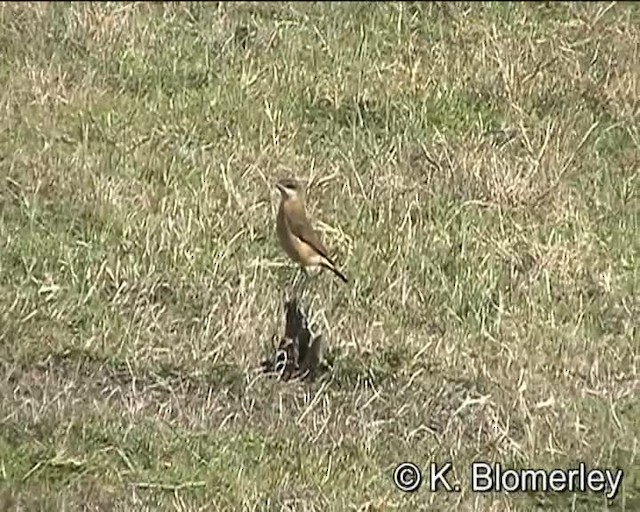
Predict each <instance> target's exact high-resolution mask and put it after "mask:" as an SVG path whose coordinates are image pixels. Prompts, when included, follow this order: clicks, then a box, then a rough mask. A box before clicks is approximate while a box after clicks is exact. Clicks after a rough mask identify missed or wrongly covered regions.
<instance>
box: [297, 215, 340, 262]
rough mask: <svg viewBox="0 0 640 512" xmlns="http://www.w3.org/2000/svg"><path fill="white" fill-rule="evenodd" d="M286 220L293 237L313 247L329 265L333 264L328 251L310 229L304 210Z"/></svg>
mask: <svg viewBox="0 0 640 512" xmlns="http://www.w3.org/2000/svg"><path fill="white" fill-rule="evenodd" d="M287 220H288V221H289V227H290V228H291V232H292V233H293V234H294V235H295V236H297V237H298V238H299V239H300V240H302V241H303V242H305V243H307V244H309V245H310V246H311V247H313V248H314V249H315V250H316V251H318V253H319V254H321V255H322V256H324V257H325V258H327V260H328V261H329V262H330V263H333V262H332V260H331V257H330V256H329V251H327V248H326V247H325V246H324V245H323V244H322V242H321V241H320V237H318V234H317V233H316V232H315V231H314V229H313V228H312V227H311V224H310V223H309V221H308V219H307V216H306V215H305V213H304V210H302V209H300V210H298V215H290V216H289V218H288V219H287Z"/></svg>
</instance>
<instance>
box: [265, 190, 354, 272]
mask: <svg viewBox="0 0 640 512" xmlns="http://www.w3.org/2000/svg"><path fill="white" fill-rule="evenodd" d="M276 188H277V189H278V190H279V191H280V195H281V200H280V207H279V208H278V214H277V217H276V232H277V234H278V240H279V241H280V245H281V246H282V248H283V249H284V251H285V252H286V253H287V255H288V256H289V257H290V258H291V259H292V260H293V261H294V262H295V263H298V264H299V265H300V266H301V267H302V268H303V270H304V271H305V274H306V273H307V268H308V267H324V268H326V269H329V270H331V272H333V273H334V274H335V275H336V276H338V277H339V278H340V279H341V280H342V281H343V282H345V283H347V282H348V279H347V277H346V276H345V275H344V274H343V273H342V272H341V271H340V270H339V269H338V268H337V267H336V264H335V263H334V261H333V260H332V259H331V256H329V251H327V249H326V248H325V246H324V245H323V243H322V242H321V241H320V237H319V236H318V234H317V233H316V232H315V230H314V229H313V227H312V226H311V224H310V223H309V220H308V219H307V215H306V213H305V206H304V192H303V190H302V187H301V186H300V184H299V183H298V180H296V179H295V178H283V179H281V180H279V181H278V182H276Z"/></svg>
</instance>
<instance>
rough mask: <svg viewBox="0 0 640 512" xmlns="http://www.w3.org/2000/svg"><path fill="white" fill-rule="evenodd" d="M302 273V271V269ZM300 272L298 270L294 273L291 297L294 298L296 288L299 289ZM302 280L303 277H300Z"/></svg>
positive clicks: (296, 291) (296, 292)
mask: <svg viewBox="0 0 640 512" xmlns="http://www.w3.org/2000/svg"><path fill="white" fill-rule="evenodd" d="M302 269H303V271H304V267H302ZM300 274H301V272H300V270H299V269H298V270H297V271H296V273H295V277H294V279H293V295H294V296H296V295H297V294H298V288H299V287H300V282H301V281H300V277H301V275H300ZM302 277H303V278H304V275H303V276H302Z"/></svg>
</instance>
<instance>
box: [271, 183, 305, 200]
mask: <svg viewBox="0 0 640 512" xmlns="http://www.w3.org/2000/svg"><path fill="white" fill-rule="evenodd" d="M276 188H277V189H278V190H279V191H280V194H282V199H299V198H301V197H302V187H301V186H300V183H298V181H297V180H295V179H293V178H283V179H281V180H279V181H278V182H277V183H276Z"/></svg>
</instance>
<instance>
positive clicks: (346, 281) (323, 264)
mask: <svg viewBox="0 0 640 512" xmlns="http://www.w3.org/2000/svg"><path fill="white" fill-rule="evenodd" d="M322 266H323V267H324V268H328V269H329V270H331V272H333V273H334V274H335V275H337V276H338V277H339V278H340V279H342V281H343V282H345V283H348V282H349V280H348V279H347V276H345V275H344V274H343V273H342V272H340V271H339V270H338V269H337V268H336V267H335V265H333V264H331V263H330V262H328V261H327V262H323V263H322Z"/></svg>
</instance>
